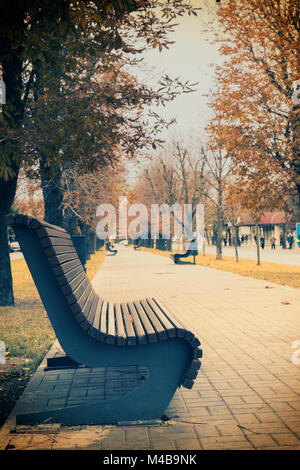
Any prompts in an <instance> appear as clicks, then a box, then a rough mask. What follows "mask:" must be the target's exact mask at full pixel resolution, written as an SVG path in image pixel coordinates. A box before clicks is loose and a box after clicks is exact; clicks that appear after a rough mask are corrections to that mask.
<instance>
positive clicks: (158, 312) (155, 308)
mask: <svg viewBox="0 0 300 470" xmlns="http://www.w3.org/2000/svg"><path fill="white" fill-rule="evenodd" d="M146 300H147V302H148V304H149V306H150V307H151V309H152V310H153V312H154V313H155V315H156V316H157V317H158V319H159V321H160V322H161V323H162V324H163V326H164V328H165V329H166V330H167V333H168V336H169V338H175V337H176V329H175V327H174V325H173V323H171V322H170V320H169V319H168V317H167V316H166V315H165V314H164V313H163V312H162V311H161V310H160V309H159V307H158V306H157V305H156V303H155V302H153V299H151V298H147V299H146Z"/></svg>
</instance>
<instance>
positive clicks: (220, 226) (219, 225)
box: [216, 209, 223, 260]
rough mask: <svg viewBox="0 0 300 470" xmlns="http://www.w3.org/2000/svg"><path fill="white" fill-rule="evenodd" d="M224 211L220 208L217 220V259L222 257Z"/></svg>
mask: <svg viewBox="0 0 300 470" xmlns="http://www.w3.org/2000/svg"><path fill="white" fill-rule="evenodd" d="M222 229H223V224H222V212H221V211H220V210H219V209H218V220H217V240H216V259H218V260H220V259H222Z"/></svg>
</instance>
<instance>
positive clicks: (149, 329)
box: [133, 302, 158, 343]
mask: <svg viewBox="0 0 300 470" xmlns="http://www.w3.org/2000/svg"><path fill="white" fill-rule="evenodd" d="M133 305H134V306H135V308H136V310H137V312H138V315H139V317H140V320H141V322H142V324H143V327H144V330H145V334H146V336H147V340H148V343H157V341H158V339H157V335H156V332H155V330H154V328H153V326H152V324H151V323H150V321H149V318H148V317H147V315H146V313H145V311H144V309H143V308H142V307H141V305H140V304H139V302H133Z"/></svg>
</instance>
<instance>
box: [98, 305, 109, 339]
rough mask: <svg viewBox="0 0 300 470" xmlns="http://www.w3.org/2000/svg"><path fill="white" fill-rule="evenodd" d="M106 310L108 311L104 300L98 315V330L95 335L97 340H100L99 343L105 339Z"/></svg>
mask: <svg viewBox="0 0 300 470" xmlns="http://www.w3.org/2000/svg"><path fill="white" fill-rule="evenodd" d="M107 309H108V302H107V301H106V300H104V301H103V304H102V308H101V314H100V321H99V330H98V334H97V338H98V339H100V341H103V342H105V339H106V331H107V328H106V324H107V323H106V322H107Z"/></svg>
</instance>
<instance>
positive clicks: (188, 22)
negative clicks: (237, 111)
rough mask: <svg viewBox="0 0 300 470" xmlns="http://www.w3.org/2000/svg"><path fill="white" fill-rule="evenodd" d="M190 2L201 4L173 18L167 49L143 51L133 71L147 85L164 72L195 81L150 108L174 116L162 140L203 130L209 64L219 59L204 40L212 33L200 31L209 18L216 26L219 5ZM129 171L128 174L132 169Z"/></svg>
mask: <svg viewBox="0 0 300 470" xmlns="http://www.w3.org/2000/svg"><path fill="white" fill-rule="evenodd" d="M193 4H194V5H195V6H196V7H201V8H202V9H201V10H199V11H198V15H197V17H196V16H194V15H191V16H188V15H184V16H183V17H180V18H178V19H176V22H178V23H179V22H180V24H179V25H178V26H177V27H176V28H175V30H174V32H173V33H171V34H170V35H169V39H170V40H171V41H175V44H171V45H170V49H169V50H167V49H163V51H162V52H159V50H158V49H153V50H150V51H148V52H147V53H145V54H144V61H143V66H142V67H141V70H140V73H139V74H137V76H138V78H139V79H140V80H142V81H144V82H145V83H147V84H149V85H155V84H156V83H157V82H158V80H159V78H160V77H161V76H163V75H165V74H167V75H169V76H170V77H171V78H177V77H180V79H181V80H182V81H183V82H186V81H187V80H189V81H190V82H191V83H195V82H198V85H197V86H196V91H195V92H193V93H188V94H182V95H181V96H179V97H177V98H176V99H175V100H174V101H173V102H171V103H168V104H167V105H166V107H165V108H163V107H159V108H155V109H154V110H155V111H157V112H159V114H160V115H161V116H163V117H164V118H165V119H167V120H170V119H172V118H173V117H175V118H176V121H177V124H174V125H172V126H171V127H170V128H169V131H165V132H164V133H163V134H162V138H164V139H165V140H170V139H172V137H173V135H175V136H182V137H183V138H184V137H185V136H186V137H187V136H188V135H189V134H190V135H191V134H195V132H196V133H197V134H198V133H199V134H201V133H203V128H204V127H205V126H206V125H207V124H208V121H209V117H210V116H211V110H210V109H209V108H208V106H207V100H208V98H207V97H205V96H204V95H206V94H208V92H209V90H210V88H212V86H213V79H214V71H213V68H212V67H211V65H216V64H221V63H222V57H221V56H220V54H219V53H218V48H217V46H216V45H215V44H214V45H211V44H210V43H209V41H208V40H209V38H212V34H211V33H205V32H204V31H203V30H204V29H206V28H207V26H208V23H209V22H210V21H212V20H213V21H214V25H213V28H215V29H216V28H218V26H217V23H216V10H217V8H219V7H218V5H217V4H216V3H215V0H194V1H193ZM130 174H131V177H132V175H133V173H132V171H131V172H130Z"/></svg>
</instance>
